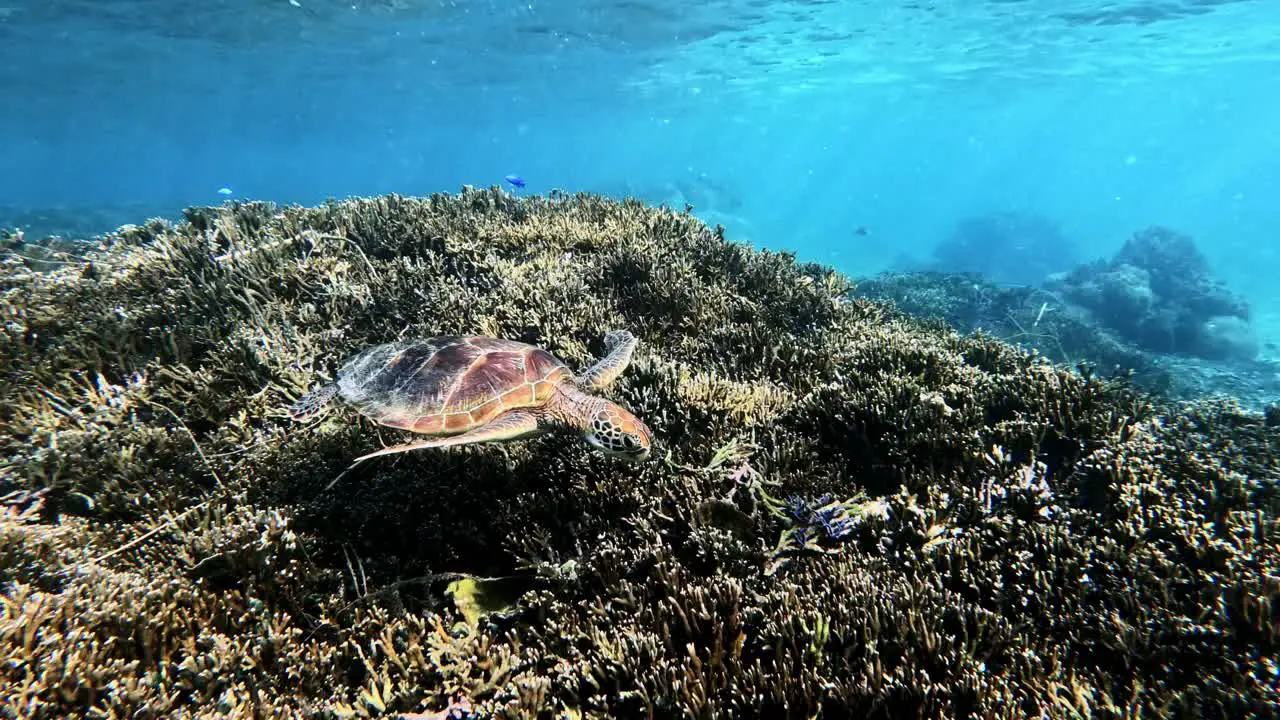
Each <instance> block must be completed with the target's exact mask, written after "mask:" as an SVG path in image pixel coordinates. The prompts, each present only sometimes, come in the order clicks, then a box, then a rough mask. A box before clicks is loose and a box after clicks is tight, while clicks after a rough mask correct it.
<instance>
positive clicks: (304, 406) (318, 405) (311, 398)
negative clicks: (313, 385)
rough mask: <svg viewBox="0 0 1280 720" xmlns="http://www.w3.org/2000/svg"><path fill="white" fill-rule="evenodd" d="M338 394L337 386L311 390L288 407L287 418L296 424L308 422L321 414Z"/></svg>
mask: <svg viewBox="0 0 1280 720" xmlns="http://www.w3.org/2000/svg"><path fill="white" fill-rule="evenodd" d="M337 394H338V386H337V385H336V384H333V385H325V386H324V387H322V388H318V389H316V390H312V391H311V392H309V393H307V394H306V395H303V396H302V397H300V398H298V401H297V402H295V403H294V404H292V405H290V406H289V410H288V413H289V417H291V418H293V419H294V420H295V421H296V422H303V421H306V420H310V419H311V418H313V417H316V416H317V415H320V414H322V413H323V412H324V411H325V409H326V408H327V407H328V405H329V402H330V401H331V400H333V397H334V396H335V395H337Z"/></svg>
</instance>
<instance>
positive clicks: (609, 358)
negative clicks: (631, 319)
mask: <svg viewBox="0 0 1280 720" xmlns="http://www.w3.org/2000/svg"><path fill="white" fill-rule="evenodd" d="M639 342H640V341H639V340H638V339H636V336H635V335H632V334H631V332H630V331H628V330H614V331H612V332H610V333H609V334H608V335H605V336H604V345H605V349H606V350H607V352H606V353H605V356H604V357H602V358H600V359H599V360H598V361H596V364H595V365H592V366H591V367H589V368H587V369H586V371H584V372H583V373H582V375H580V376H578V382H580V383H582V385H583V386H585V387H588V388H590V389H592V390H599V389H601V388H604V387H608V386H609V385H610V384H612V383H613V381H614V380H617V379H618V376H619V375H621V374H622V371H623V370H626V369H627V365H628V364H630V363H631V353H633V352H635V349H636V345H637V344H638V343H639Z"/></svg>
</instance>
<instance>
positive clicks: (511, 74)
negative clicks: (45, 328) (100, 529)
mask: <svg viewBox="0 0 1280 720" xmlns="http://www.w3.org/2000/svg"><path fill="white" fill-rule="evenodd" d="M0 55H2V56H3V62H0V88H2V89H3V91H4V98H5V102H4V110H5V111H4V112H3V114H0V143H2V145H0V204H3V206H4V212H5V213H8V214H9V216H12V217H16V218H19V220H21V218H24V217H30V216H31V214H32V213H35V214H36V216H37V217H45V216H47V215H48V213H49V212H62V213H66V214H79V215H80V216H81V217H90V218H94V219H95V221H97V222H99V223H100V224H102V225H103V226H104V227H102V228H101V229H102V230H106V229H110V227H113V226H114V225H118V224H121V223H124V222H136V221H139V220H141V219H142V218H143V217H145V216H148V215H158V214H164V215H176V214H177V212H178V211H179V209H180V208H181V207H183V206H186V205H198V204H216V203H220V202H223V201H224V200H226V199H228V197H230V198H232V199H236V198H239V199H244V198H252V199H266V200H273V201H277V202H299V203H307V204H311V203H316V202H320V201H322V200H324V199H325V198H327V197H343V196H347V195H370V194H376V193H385V192H398V193H402V194H410V195H417V194H427V193H430V192H435V191H456V190H457V189H459V188H460V187H461V186H462V185H464V184H470V185H478V186H488V185H495V184H504V181H503V178H504V177H505V176H507V175H513V174H514V175H518V176H519V177H521V178H523V179H524V180H525V181H526V186H525V187H524V188H518V189H517V188H510V186H509V185H508V188H510V189H512V190H513V191H515V192H519V193H526V194H540V193H546V192H548V191H549V190H551V189H553V188H560V189H564V190H570V191H574V190H592V191H598V192H604V193H609V194H612V195H619V196H620V195H625V194H631V195H637V196H640V197H643V198H646V199H648V200H652V201H654V202H667V203H670V204H671V205H673V206H676V207H682V206H683V205H684V203H686V202H687V203H690V204H692V205H693V206H694V207H695V212H697V213H698V214H699V215H701V216H702V217H704V218H705V219H707V220H708V222H712V223H721V224H723V225H724V226H725V227H726V228H727V230H728V235H729V236H730V237H731V238H738V239H743V240H750V241H751V242H752V243H754V244H756V245H758V246H763V247H768V248H774V249H787V250H794V251H796V252H797V253H798V254H799V255H800V257H801V258H802V259H807V260H817V261H821V262H826V263H831V264H833V265H835V266H836V267H838V268H839V269H841V270H843V271H845V272H848V273H851V274H854V275H859V276H861V275H869V274H873V273H876V272H879V271H882V270H886V269H891V268H893V267H895V265H900V264H902V263H904V262H905V263H908V264H909V263H910V262H912V259H913V258H920V257H926V256H928V254H929V253H930V252H931V250H932V249H933V248H934V247H935V246H936V245H937V244H938V243H939V242H940V241H942V240H943V239H945V238H946V237H947V236H948V235H949V234H951V233H953V232H954V231H955V228H956V227H957V224H958V223H962V222H963V221H965V220H966V219H970V218H981V217H986V216H991V215H994V214H1001V213H1015V214H1018V215H1020V216H1023V217H1029V218H1032V219H1034V220H1035V221H1037V222H1042V223H1045V224H1047V226H1052V227H1053V228H1056V230H1055V232H1056V233H1058V234H1059V235H1060V237H1061V238H1063V239H1064V243H1069V245H1070V246H1071V247H1073V248H1074V250H1073V253H1072V255H1071V257H1070V258H1068V257H1067V256H1066V254H1065V253H1064V256H1063V259H1062V263H1061V264H1062V267H1061V268H1059V269H1060V270H1063V271H1065V270H1068V269H1070V266H1071V264H1072V263H1073V262H1078V261H1081V260H1086V259H1090V258H1093V257H1104V256H1110V255H1112V254H1114V253H1115V252H1116V251H1117V250H1118V249H1119V248H1120V246H1121V245H1122V244H1123V243H1124V241H1125V240H1126V239H1128V238H1129V237H1130V236H1132V235H1133V234H1134V233H1135V232H1138V231H1140V230H1142V229H1143V228H1146V227H1149V226H1152V225H1160V226H1165V227H1168V228H1172V229H1174V230H1176V231H1178V232H1180V233H1185V234H1186V235H1189V236H1191V237H1192V238H1194V240H1195V243H1196V245H1197V247H1198V249H1199V250H1200V252H1201V253H1203V255H1204V256H1205V257H1206V259H1207V260H1208V262H1209V263H1210V265H1211V267H1212V270H1213V273H1214V274H1215V275H1216V277H1217V278H1219V279H1221V281H1222V282H1224V283H1225V284H1226V285H1227V286H1229V287H1230V288H1231V289H1232V291H1234V292H1236V293H1238V294H1240V295H1241V296H1242V297H1244V298H1246V299H1247V301H1248V303H1249V304H1250V306H1251V321H1252V323H1253V325H1254V328H1255V330H1256V332H1257V333H1258V335H1259V337H1260V338H1261V339H1262V340H1263V341H1264V342H1263V344H1262V347H1263V348H1264V350H1263V351H1262V352H1263V356H1264V357H1265V356H1266V355H1267V353H1271V354H1272V355H1274V354H1275V350H1274V347H1275V346H1274V343H1275V342H1276V341H1277V340H1278V339H1280V290H1277V284H1276V282H1275V278H1276V277H1278V276H1280V203H1278V202H1277V198H1280V122H1278V121H1280V5H1277V4H1276V3H1275V2H1274V0H1234V1H1233V0H1158V1H1157V0H1148V1H1146V2H1139V1H1127V0H1020V1H1019V0H989V1H985V2H984V1H980V0H956V1H953V2H920V1H906V0H904V1H901V2H891V1H888V0H865V1H853V0H792V1H790V2H786V1H781V0H714V1H711V2H703V3H696V4H691V3H684V2H675V1H674V0H585V1H584V0H579V1H575V2H570V1H568V0H524V1H521V2H500V1H497V0H205V1H203V2H160V1H158V0H111V1H110V2H104V1H103V0H3V2H0ZM220 189H225V190H227V191H230V192H229V194H228V193H225V192H224V193H222V194H220V193H219V190H220ZM24 213H25V214H24ZM41 213H43V214H41ZM6 224H18V222H17V221H14V222H6V218H5V217H0V226H3V225H6ZM978 252H979V253H980V249H979V250H978ZM988 260H989V258H988ZM1014 262H1015V260H1014V259H1010V263H1014ZM1048 263H1049V265H1048V268H1047V269H1051V268H1052V264H1053V258H1052V254H1051V255H1050V259H1049V261H1048ZM1007 269H1008V270H1009V271H1010V275H1009V277H1010V278H1016V277H1017V275H1016V271H1017V270H1018V269H1019V268H1016V267H1009V268H1007ZM997 274H999V273H997ZM997 279H1000V278H997ZM1269 343H1270V344H1269Z"/></svg>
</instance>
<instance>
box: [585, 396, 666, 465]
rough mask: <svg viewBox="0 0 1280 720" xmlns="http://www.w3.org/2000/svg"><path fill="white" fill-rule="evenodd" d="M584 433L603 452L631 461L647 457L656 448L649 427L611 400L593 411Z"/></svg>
mask: <svg viewBox="0 0 1280 720" xmlns="http://www.w3.org/2000/svg"><path fill="white" fill-rule="evenodd" d="M583 436H584V437H586V440H587V442H588V443H589V444H590V445H591V446H592V447H594V448H596V449H597V450H599V451H600V452H603V453H605V454H606V455H612V456H614V457H618V458H622V459H624V460H630V461H632V462H643V461H645V460H648V459H649V452H650V451H651V450H652V448H653V433H651V432H650V431H649V427H648V426H647V425H645V424H644V422H643V421H642V420H640V418H638V417H636V416H635V415H633V414H631V413H630V412H628V411H627V410H626V409H625V408H623V407H622V406H620V405H618V404H616V403H612V402H608V401H605V402H602V403H600V405H599V406H597V407H596V408H594V409H593V410H592V412H591V417H590V421H589V422H588V423H587V426H586V428H585V429H584V430H583Z"/></svg>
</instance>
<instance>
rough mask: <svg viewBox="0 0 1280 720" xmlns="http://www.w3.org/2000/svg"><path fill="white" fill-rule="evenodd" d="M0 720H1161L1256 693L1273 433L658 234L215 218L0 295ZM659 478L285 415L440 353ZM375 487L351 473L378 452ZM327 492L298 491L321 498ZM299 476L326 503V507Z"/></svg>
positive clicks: (1259, 689) (438, 214)
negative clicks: (378, 368)
mask: <svg viewBox="0 0 1280 720" xmlns="http://www.w3.org/2000/svg"><path fill="white" fill-rule="evenodd" d="M3 268H4V271H3V280H2V285H0V287H2V289H3V292H4V294H5V308H6V310H5V312H6V317H5V325H4V332H3V333H2V334H0V388H2V389H3V393H4V397H5V398H6V402H5V403H4V404H3V405H0V446H2V448H3V458H4V461H3V463H4V464H3V478H2V481H0V482H3V491H2V492H0V497H2V498H3V499H2V500H0V503H2V504H0V583H3V585H2V587H3V595H2V596H0V601H2V602H3V614H2V615H0V673H2V674H3V686H2V687H3V689H0V713H3V714H5V715H6V716H9V717H24V718H53V717H90V716H92V717H98V716H101V717H126V716H127V717H133V718H147V717H153V718H159V717H164V718H193V717H254V718H285V717H315V718H343V717H395V716H398V715H401V714H411V715H409V716H410V717H434V718H442V717H509V718H518V717H524V718H606V717H651V718H676V717H698V718H721V717H777V718H785V717H796V718H801V717H803V718H809V717H814V716H815V714H817V713H821V716H822V717H824V718H836V717H859V718H868V717H870V718H888V717H906V716H909V717H928V718H935V717H936V718H950V717H992V718H996V717H1016V718H1025V717H1120V716H1123V717H1139V716H1141V717H1148V718H1150V717H1197V718H1225V717H1242V716H1247V715H1250V714H1254V715H1256V716H1262V715H1265V714H1266V713H1268V712H1272V711H1274V708H1275V707H1276V703H1277V702H1280V693H1278V692H1277V690H1276V683H1275V676H1276V665H1275V660H1274V657H1275V652H1276V649H1277V647H1276V646H1277V642H1278V641H1280V618H1278V616H1277V609H1278V608H1280V579H1278V578H1280V572H1278V569H1277V567H1278V566H1277V557H1276V556H1277V547H1278V545H1280V527H1278V526H1277V522H1276V511H1277V509H1280V507H1278V504H1280V499H1278V495H1277V480H1278V479H1280V468H1278V467H1277V460H1276V458H1277V456H1278V455H1280V440H1277V437H1276V434H1275V432H1274V428H1272V427H1268V426H1267V424H1266V422H1265V421H1264V419H1263V416H1262V415H1260V414H1256V413H1247V412H1243V411H1241V409H1240V408H1238V407H1236V406H1233V405H1230V404H1225V403H1212V404H1208V403H1200V404H1193V405H1189V406H1185V407H1182V406H1178V407H1173V406H1170V407H1166V406H1163V405H1159V404H1153V403H1152V402H1149V401H1148V400H1146V399H1144V398H1143V396H1141V395H1139V394H1137V393H1135V392H1134V391H1133V390H1132V389H1130V388H1128V387H1127V386H1125V385H1124V384H1122V383H1119V382H1115V381H1109V380H1102V379H1099V378H1097V377H1090V376H1087V375H1081V374H1076V373H1072V372H1069V371H1066V370H1064V369H1061V368H1058V367H1055V366H1053V365H1051V364H1050V363H1048V362H1046V361H1045V360H1044V359H1042V358H1037V357H1035V356H1033V355H1031V354H1029V353H1026V352H1025V351H1023V350H1021V349H1019V348H1016V347H1014V346H1012V345H1008V344H1005V343H1002V342H999V341H997V340H995V339H994V338H992V337H990V336H985V335H979V336H968V337H966V336H961V335H958V334H957V333H955V332H953V331H951V330H948V329H946V328H943V327H940V326H938V325H937V324H936V323H934V324H930V323H925V322H920V321H917V320H913V319H911V318H910V317H908V316H906V315H904V314H902V313H900V312H898V311H896V310H893V309H892V308H891V307H890V306H888V305H887V304H881V303H877V302H872V301H870V300H867V299H864V298H850V297H849V290H850V288H849V286H848V284H847V282H846V281H845V280H844V279H843V278H841V277H840V276H838V275H836V274H834V273H832V272H831V271H829V270H828V269H826V268H822V267H819V266H814V265H805V264H800V263H797V262H796V261H795V259H794V258H793V257H791V256H789V255H786V254H779V253H771V252H764V251H758V250H755V249H752V248H750V247H747V246H744V245H740V244H735V243H730V242H726V241H725V240H724V238H723V237H722V236H720V235H719V234H717V233H716V232H714V231H711V230H709V229H708V228H707V227H706V226H705V225H704V224H702V223H701V222H699V221H697V220H696V219H695V218H693V217H691V216H689V215H688V214H686V213H677V212H673V211H671V210H667V209H664V208H651V207H646V206H644V205H642V204H640V203H638V202H623V203H618V202H613V201H610V200H606V199H603V198H600V197H597V196H590V195H575V196H569V197H566V196H560V195H553V196H552V197H550V198H540V197H535V198H522V199H517V198H514V197H512V196H510V195H507V194H504V193H502V192H501V191H499V190H497V189H496V188H495V189H489V190H475V189H470V188H467V189H464V191H463V192H461V193H459V194H455V195H444V194H440V195H434V196H431V197H426V198H405V197H400V196H386V197H378V198H370V199H355V200H349V201H345V202H332V203H329V204H326V205H324V206H321V207H316V208H299V207H290V208H283V209H281V208H276V207H273V206H270V205H265V204H228V205H226V206H223V207H217V208H196V209H192V210H190V211H188V213H187V215H186V220H185V221H184V222H182V223H180V224H170V223H167V222H163V221H153V222H148V223H146V224H145V225H142V226H136V227H135V226H131V227H125V228H122V229H121V230H120V231H118V232H116V233H113V234H111V235H109V236H107V237H106V238H104V239H103V240H102V242H101V243H100V244H99V246H98V247H97V248H96V249H93V250H92V251H91V252H88V254H87V255H86V259H85V260H84V261H82V262H74V263H71V264H68V265H64V266H59V267H57V268H55V269H52V270H49V271H46V272H36V271H33V270H32V269H31V268H29V267H28V266H27V265H26V264H25V263H23V262H20V261H17V260H14V259H9V260H7V261H5V262H4V264H3ZM615 327H627V328H629V329H631V330H632V331H633V332H635V333H636V334H637V335H638V336H639V337H640V339H641V345H640V347H639V349H638V350H637V352H636V355H635V359H634V362H633V364H632V366H631V367H630V368H629V369H628V372H627V373H626V374H625V375H624V376H623V377H622V378H621V379H620V380H619V381H618V384H617V387H616V388H615V389H614V390H613V391H612V392H613V393H614V395H615V397H619V398H621V399H622V400H624V401H625V402H626V403H627V404H628V406H629V407H631V408H633V409H635V410H636V412H637V414H638V415H640V416H641V417H642V418H644V419H645V421H646V422H647V423H648V424H649V425H650V426H651V427H653V429H654V431H655V434H656V435H657V436H658V438H659V440H660V442H661V443H662V445H663V448H664V452H663V453H662V454H660V455H658V456H657V457H655V458H654V459H653V460H651V461H649V462H647V463H643V464H640V465H628V464H624V463H619V462H617V461H614V460H612V459H610V458H607V457H602V456H600V455H599V454H598V453H593V452H591V450H590V449H589V448H586V447H583V446H582V444H581V443H580V442H578V441H577V440H576V439H575V438H572V437H562V436H548V437H544V438H540V439H536V440H532V441H528V442H524V443H516V444H509V445H491V446H475V447H465V448H460V449H457V450H452V451H423V452H418V453H408V454H405V455H400V456H394V457H389V458H385V459H376V460H374V461H370V462H367V463H364V464H361V465H360V466H358V467H357V468H355V469H354V470H352V471H351V472H349V473H347V474H346V475H345V476H341V477H340V478H339V477H338V476H339V473H341V472H342V471H343V469H344V468H346V467H347V465H348V464H349V462H350V460H351V458H353V457H355V456H356V455H359V454H362V453H363V452H367V451H368V450H370V449H373V448H376V447H377V446H378V444H379V443H391V442H395V441H396V440H397V437H396V434H395V433H393V432H390V431H387V430H385V429H378V428H375V427H373V426H371V425H370V424H369V423H368V422H366V421H363V420H361V419H360V418H358V417H357V416H355V415H354V414H353V413H341V412H339V413H330V414H329V415H327V416H325V417H324V418H322V419H321V420H319V421H318V422H315V423H312V424H308V425H304V426H297V425H295V424H292V423H291V422H290V421H289V420H288V419H287V418H286V417H285V416H284V408H285V407H287V405H288V404H289V403H290V402H291V401H293V400H294V399H296V398H297V397H298V396H299V395H300V394H301V393H303V392H304V391H305V390H306V389H308V388H309V387H312V386H314V385H315V384H317V383H319V382H322V381H327V380H330V379H332V373H333V371H334V370H335V368H336V366H337V364H338V363H339V362H340V361H341V359H342V358H344V357H347V356H348V355H350V354H351V353H352V352H353V351H355V350H357V349H359V348H362V347H365V346H367V345H369V344H372V343H376V342H384V341H386V340H389V339H393V338H396V337H401V336H412V335H433V334H439V333H450V332H454V333H462V332H470V333H474V332H479V333H487V334H493V335H501V336H506V337H513V338H516V339H520V340H524V341H527V342H535V343H538V344H541V345H543V346H544V347H547V348H548V349H549V350H551V351H552V352H554V353H556V354H557V355H559V356H560V357H562V358H564V359H565V360H566V361H568V362H570V363H573V364H575V365H579V366H580V365H582V364H583V363H586V362H589V361H590V359H591V358H593V357H595V356H598V355H599V353H600V352H601V350H602V346H601V342H602V341H601V338H603V337H604V334H605V332H606V331H608V330H610V329H612V328H615ZM382 460H385V462H384V461H382ZM335 478H338V479H337V482H336V483H334V482H333V481H334V480H335ZM331 483H332V484H331Z"/></svg>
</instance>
